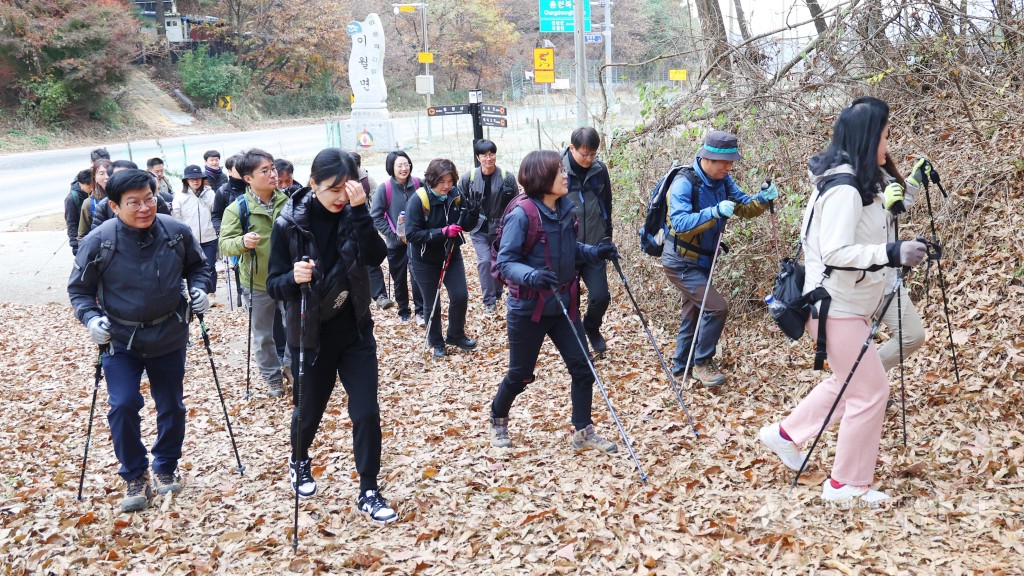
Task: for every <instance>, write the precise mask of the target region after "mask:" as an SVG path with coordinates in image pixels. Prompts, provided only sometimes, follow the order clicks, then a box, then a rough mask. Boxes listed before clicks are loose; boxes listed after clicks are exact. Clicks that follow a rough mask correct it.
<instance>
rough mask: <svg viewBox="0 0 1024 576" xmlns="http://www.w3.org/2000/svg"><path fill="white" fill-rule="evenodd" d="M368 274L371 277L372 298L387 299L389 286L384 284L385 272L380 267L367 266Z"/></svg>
mask: <svg viewBox="0 0 1024 576" xmlns="http://www.w3.org/2000/svg"><path fill="white" fill-rule="evenodd" d="M366 272H367V273H368V274H369V275H370V297H371V298H373V299H374V300H376V299H377V298H380V297H381V296H383V297H385V298H387V296H388V285H387V283H386V282H384V271H383V270H381V269H380V266H367V267H366Z"/></svg>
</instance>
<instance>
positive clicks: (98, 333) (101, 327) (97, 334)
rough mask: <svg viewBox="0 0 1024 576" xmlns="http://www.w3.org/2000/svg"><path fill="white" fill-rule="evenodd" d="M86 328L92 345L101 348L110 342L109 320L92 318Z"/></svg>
mask: <svg viewBox="0 0 1024 576" xmlns="http://www.w3.org/2000/svg"><path fill="white" fill-rule="evenodd" d="M86 327H87V328H89V338H92V341H93V342H94V343H96V344H99V345H100V346H103V345H104V344H107V343H109V342H110V320H107V317H106V316H93V317H92V318H91V319H90V320H89V323H88V324H87V325H86Z"/></svg>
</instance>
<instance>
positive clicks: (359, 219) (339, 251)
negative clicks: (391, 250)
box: [267, 187, 387, 349]
mask: <svg viewBox="0 0 1024 576" xmlns="http://www.w3.org/2000/svg"><path fill="white" fill-rule="evenodd" d="M314 202H318V201H317V200H316V199H315V198H314V197H313V191H312V189H311V188H309V187H306V188H303V189H301V190H299V191H298V192H296V193H295V194H294V195H292V197H291V200H289V202H288V204H287V205H285V207H284V210H283V211H282V212H281V215H280V216H279V217H278V218H277V221H276V222H274V231H273V233H272V234H271V235H270V238H271V240H270V268H269V272H268V275H267V292H268V293H269V294H270V296H271V297H272V298H274V299H275V300H282V301H284V303H285V313H286V314H287V316H286V322H285V324H286V326H287V332H288V345H289V346H294V347H298V345H299V306H300V300H301V298H302V290H301V288H300V286H299V285H298V284H296V283H295V276H294V275H293V273H292V270H293V266H294V263H295V262H297V261H298V260H299V259H301V258H302V257H303V256H309V257H310V258H311V259H312V260H313V261H314V262H315V263H317V264H319V265H318V266H317V267H315V268H314V269H313V281H312V282H311V283H310V284H309V292H308V297H307V299H306V319H305V324H306V331H305V334H304V335H303V339H302V344H303V347H304V348H306V349H316V348H318V347H319V344H320V333H321V332H332V333H337V332H339V331H340V330H341V329H343V328H344V327H343V326H335V325H334V324H337V323H345V322H346V321H348V322H350V321H351V320H352V319H355V322H356V323H357V325H358V326H362V325H363V324H364V323H365V322H368V321H370V314H369V311H370V301H371V299H370V278H369V274H367V271H366V267H367V266H379V265H380V263H381V262H383V261H384V258H385V257H386V256H387V246H386V245H385V244H384V240H383V239H382V238H381V237H380V235H379V234H377V231H376V230H375V229H374V228H373V220H372V219H371V218H370V209H369V207H368V206H367V205H366V204H361V205H359V206H345V208H344V209H343V210H342V211H341V216H340V219H339V222H338V225H337V228H336V231H335V240H336V242H337V243H336V244H335V245H334V247H333V249H334V250H336V253H335V254H333V255H330V257H329V258H325V255H324V254H321V253H320V250H319V249H318V247H317V242H316V239H315V237H314V235H313V222H312V218H313V217H314V212H315V210H316V209H320V210H323V209H324V208H323V207H322V206H317V207H316V208H314V206H313V203H314ZM331 260H333V262H334V263H333V265H332V266H330V269H329V270H325V269H324V267H323V265H322V264H323V263H324V262H325V261H331ZM344 292H347V293H348V294H347V295H344V296H343V293H344ZM334 303H337V304H338V306H337V308H336V309H335V308H334V306H333V305H334ZM347 307H351V312H347V311H346V308H347ZM325 313H327V314H336V315H334V316H332V318H326V319H325V318H323V315H324V314H325ZM352 328H355V327H354V326H353V327H352Z"/></svg>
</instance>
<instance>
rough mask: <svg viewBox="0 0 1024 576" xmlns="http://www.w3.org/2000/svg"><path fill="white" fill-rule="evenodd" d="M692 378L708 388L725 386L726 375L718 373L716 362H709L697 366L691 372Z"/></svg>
mask: <svg viewBox="0 0 1024 576" xmlns="http://www.w3.org/2000/svg"><path fill="white" fill-rule="evenodd" d="M690 376H691V377H692V378H693V379H694V380H700V381H701V383H702V384H704V385H705V386H707V387H708V388H714V387H715V386H721V385H722V384H725V374H722V373H721V372H719V371H718V368H717V367H715V361H714V360H709V361H708V362H707V363H705V364H697V365H696V366H694V367H693V370H691V371H690Z"/></svg>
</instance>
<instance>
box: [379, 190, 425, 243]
mask: <svg viewBox="0 0 1024 576" xmlns="http://www.w3.org/2000/svg"><path fill="white" fill-rule="evenodd" d="M412 185H413V186H414V187H415V188H416V189H417V190H419V188H420V186H421V184H420V179H419V178H417V177H415V176H413V177H412ZM393 190H394V187H393V186H392V184H391V178H388V181H387V182H385V183H384V200H385V201H386V204H384V219H385V220H387V221H388V226H390V227H391V231H392V232H394V233H395V234H398V228H396V227H395V223H394V222H392V221H391V214H390V211H391V194H392V192H393ZM425 206H426V209H427V212H429V211H430V203H429V202H428V203H427V204H426V205H425Z"/></svg>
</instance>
